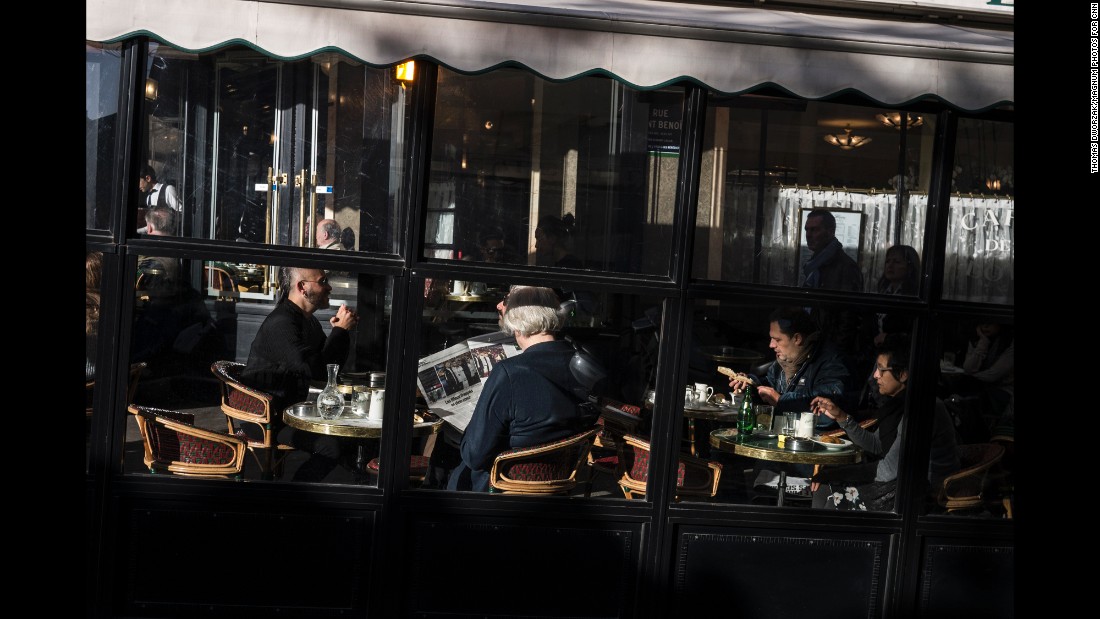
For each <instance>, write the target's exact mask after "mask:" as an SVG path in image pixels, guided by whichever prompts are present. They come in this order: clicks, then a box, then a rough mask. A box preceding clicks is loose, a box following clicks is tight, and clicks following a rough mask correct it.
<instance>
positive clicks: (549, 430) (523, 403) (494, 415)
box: [447, 286, 593, 492]
mask: <svg viewBox="0 0 1100 619" xmlns="http://www.w3.org/2000/svg"><path fill="white" fill-rule="evenodd" d="M503 306H504V307H505V308H506V309H505V311H504V315H503V317H502V319H501V330H502V331H504V332H505V333H512V334H513V335H515V338H516V343H517V344H518V345H519V347H520V349H521V350H522V351H523V354H522V355H519V356H516V357H511V358H508V359H504V360H503V361H501V362H500V363H498V364H496V366H495V367H493V372H492V374H490V375H489V378H488V380H487V381H486V382H485V387H484V389H483V390H482V392H481V396H480V397H479V398H478V401H477V407H476V408H475V409H474V414H473V417H472V419H471V420H470V425H468V426H467V427H466V432H465V434H464V435H463V437H462V448H461V453H462V462H461V464H459V465H458V467H456V468H455V470H454V471H452V472H451V477H450V479H449V480H448V482H447V488H448V489H449V490H474V491H480V492H488V491H489V470H490V469H491V468H492V466H493V460H494V459H495V458H496V457H497V455H498V454H500V452H502V451H505V450H508V449H513V448H516V447H528V446H531V445H538V444H540V443H547V442H550V441H554V440H557V439H561V438H565V437H567V436H570V435H572V434H575V433H577V432H579V431H581V430H582V429H583V428H584V427H586V426H587V425H589V424H591V423H592V421H593V420H592V419H586V418H584V416H583V413H582V411H581V409H579V408H578V404H581V403H582V402H583V400H582V399H581V398H580V397H579V396H578V395H577V393H578V391H584V388H583V385H581V383H580V382H579V381H578V380H577V379H576V378H575V377H574V376H573V373H572V372H570V370H569V360H570V358H572V356H573V352H574V348H573V346H572V344H570V343H568V342H565V341H560V340H558V339H557V337H556V333H557V332H558V331H559V330H561V328H562V326H564V318H563V317H562V316H561V315H560V314H559V311H558V309H559V307H560V301H559V299H558V295H557V294H556V293H554V291H553V290H551V289H550V288H541V287H536V286H522V287H515V288H513V289H512V291H511V292H509V294H508V296H507V297H506V298H505V300H504V302H503Z"/></svg>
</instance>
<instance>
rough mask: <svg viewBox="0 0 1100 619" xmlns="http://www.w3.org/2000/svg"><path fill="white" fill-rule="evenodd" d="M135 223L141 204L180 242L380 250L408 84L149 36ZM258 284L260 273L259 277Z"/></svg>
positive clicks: (396, 191) (387, 238)
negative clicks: (173, 220) (164, 218)
mask: <svg viewBox="0 0 1100 619" xmlns="http://www.w3.org/2000/svg"><path fill="white" fill-rule="evenodd" d="M145 81H146V84H147V85H148V87H147V89H146V93H145V104H146V105H145V109H146V116H145V122H144V123H143V125H142V126H143V130H144V131H143V140H144V149H143V152H142V161H141V166H140V167H141V169H142V171H143V172H144V171H149V172H150V173H151V174H152V175H153V178H151V179H144V180H143V181H142V182H140V183H139V184H138V185H135V187H134V190H135V192H137V195H138V200H139V206H140V208H139V211H138V221H136V222H135V223H134V226H133V229H131V230H130V234H134V233H135V232H136V233H145V232H147V229H146V228H145V225H146V222H145V221H144V213H145V209H146V208H149V207H151V206H154V205H155V204H154V202H156V203H160V204H167V205H168V206H170V207H171V208H173V209H175V210H176V211H177V212H178V213H179V218H178V219H179V220H178V223H177V227H176V228H175V229H174V230H171V231H166V232H168V233H171V234H175V235H179V236H184V237H188V238H200V239H217V240H229V241H242V242H251V243H265V244H271V245H280V246H293V247H315V248H325V249H337V250H345V251H363V252H381V253H394V251H395V242H396V240H395V239H396V238H397V230H396V225H397V224H396V222H395V220H394V217H393V213H394V209H395V205H396V204H397V203H398V201H399V200H401V191H402V187H403V180H404V177H405V169H404V161H405V152H404V149H405V144H406V140H405V128H406V127H407V126H408V123H407V118H408V113H409V101H410V99H411V96H410V95H411V89H412V88H415V82H409V83H406V82H399V81H398V80H397V79H395V75H394V71H393V69H392V68H375V67H370V66H366V65H364V64H362V63H360V62H358V61H355V60H352V59H350V58H347V57H345V56H341V55H339V54H335V53H324V54H318V55H315V56H312V57H310V58H308V59H306V60H299V61H293V62H282V61H275V60H272V59H270V58H266V57H264V56H262V55H260V54H258V53H256V52H253V51H251V50H248V49H243V48H229V49H225V50H221V51H217V52H213V53H209V54H192V53H186V52H183V51H180V50H176V49H173V48H171V47H169V46H166V45H159V44H156V43H150V53H149V62H148V65H147V67H146V71H145ZM266 276H267V279H266V280H265V281H266V283H267V284H268V286H269V287H270V285H271V284H273V283H274V279H273V277H274V276H273V274H271V273H268V274H266Z"/></svg>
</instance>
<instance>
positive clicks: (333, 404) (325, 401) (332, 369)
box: [317, 363, 344, 419]
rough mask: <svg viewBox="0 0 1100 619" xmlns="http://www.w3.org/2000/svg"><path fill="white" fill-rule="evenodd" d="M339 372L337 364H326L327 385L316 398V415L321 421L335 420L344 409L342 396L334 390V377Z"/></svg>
mask: <svg viewBox="0 0 1100 619" xmlns="http://www.w3.org/2000/svg"><path fill="white" fill-rule="evenodd" d="M339 372H340V364H339V363H330V364H328V384H326V385H325V388H324V389H322V390H321V393H320V394H318V396H317V414H319V415H320V416H321V419H336V418H337V417H339V416H340V412H341V411H342V410H343V408H344V394H342V393H340V392H339V391H338V390H337V389H336V375H337V374H338V373H339Z"/></svg>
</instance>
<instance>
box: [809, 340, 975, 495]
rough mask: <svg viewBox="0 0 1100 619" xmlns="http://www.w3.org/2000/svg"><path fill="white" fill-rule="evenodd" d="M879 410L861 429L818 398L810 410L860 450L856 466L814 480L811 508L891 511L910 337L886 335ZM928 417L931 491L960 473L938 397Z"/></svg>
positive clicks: (832, 468)
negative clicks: (832, 422)
mask: <svg viewBox="0 0 1100 619" xmlns="http://www.w3.org/2000/svg"><path fill="white" fill-rule="evenodd" d="M874 377H875V381H876V383H877V385H878V389H879V394H880V396H881V397H880V400H879V401H880V402H881V404H880V406H879V407H878V408H877V409H876V410H874V411H871V412H870V413H869V414H864V415H862V416H861V417H862V418H868V417H873V418H874V419H876V420H877V422H876V423H875V424H874V425H872V426H870V427H869V428H862V427H860V425H859V422H858V421H857V419H856V418H855V417H853V416H852V415H849V414H848V413H847V412H845V411H844V409H843V408H841V407H840V406H838V405H837V403H836V402H834V401H833V400H832V399H830V398H827V397H820V396H819V397H816V398H814V399H813V402H812V403H811V406H812V407H813V412H814V413H816V414H819V415H823V416H826V417H828V418H830V419H835V420H836V421H837V423H838V424H840V427H841V428H843V429H844V431H845V432H846V433H847V436H848V438H849V439H850V440H851V441H852V442H853V443H855V445H856V446H858V447H859V448H860V449H862V450H863V460H862V461H861V462H859V463H858V464H845V465H829V466H823V467H821V469H820V470H819V471H818V473H817V474H816V475H814V477H813V482H814V483H813V486H812V487H813V506H814V507H819V508H827V509H838V510H872V511H890V510H891V509H892V508H893V505H894V497H895V491H896V488H897V478H898V460H899V455H900V453H901V445H902V441H901V436H902V434H903V433H904V431H905V422H906V419H905V415H904V412H905V389H906V386H907V383H908V382H909V339H908V337H907V336H905V335H889V336H887V337H886V338H885V339H884V340H883V344H882V345H881V346H880V347H879V353H878V357H877V358H876V360H875V370H874ZM932 414H933V415H934V420H933V430H932V452H931V455H930V458H929V462H928V481H929V482H930V484H931V486H930V487H931V488H935V487H937V485H938V484H940V483H942V482H943V479H944V478H945V477H946V476H948V475H950V474H951V473H954V472H955V471H957V470H959V456H958V453H957V452H956V449H955V447H956V440H955V427H954V424H953V423H952V421H951V417H950V416H949V415H948V413H947V409H946V408H945V407H944V405H943V402H942V401H941V400H939V399H938V398H937V399H936V403H935V406H934V407H933V411H932Z"/></svg>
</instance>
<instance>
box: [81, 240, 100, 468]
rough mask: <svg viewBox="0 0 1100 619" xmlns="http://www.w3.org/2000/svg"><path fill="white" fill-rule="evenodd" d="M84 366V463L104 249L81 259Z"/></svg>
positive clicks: (87, 440)
mask: <svg viewBox="0 0 1100 619" xmlns="http://www.w3.org/2000/svg"><path fill="white" fill-rule="evenodd" d="M84 275H85V285H84V338H85V339H84V370H85V372H84V373H85V385H86V386H85V415H86V417H87V419H86V423H85V434H84V436H85V443H86V447H87V450H86V451H87V455H86V460H85V462H84V465H85V467H87V466H88V463H89V461H88V460H89V459H90V458H91V447H92V445H91V429H92V412H93V411H92V396H93V394H94V393H95V389H96V355H97V353H98V350H99V325H100V316H101V313H102V312H101V308H102V306H103V290H102V282H103V252H101V251H89V252H87V253H86V255H85V259H84Z"/></svg>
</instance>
